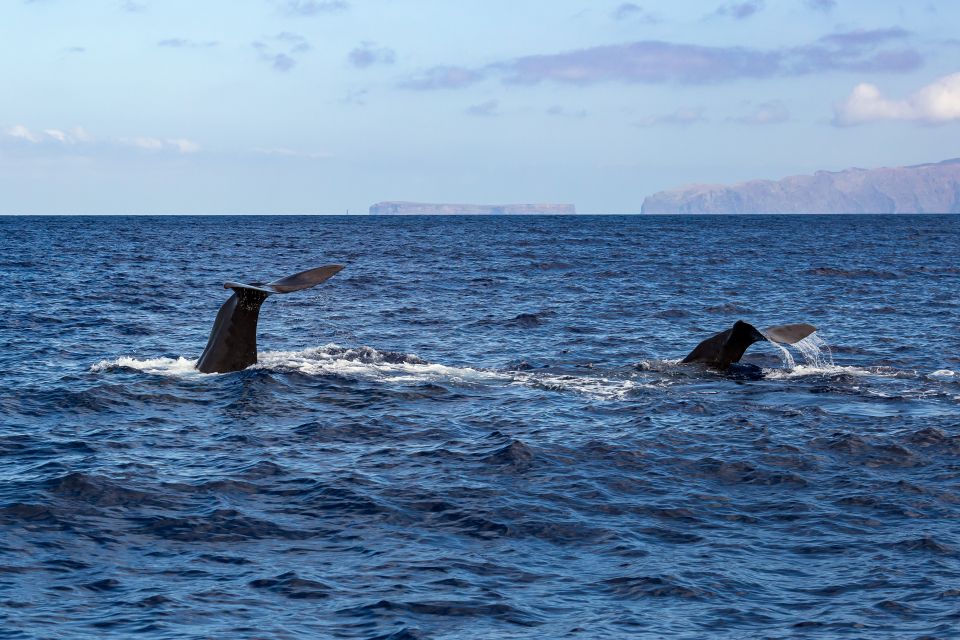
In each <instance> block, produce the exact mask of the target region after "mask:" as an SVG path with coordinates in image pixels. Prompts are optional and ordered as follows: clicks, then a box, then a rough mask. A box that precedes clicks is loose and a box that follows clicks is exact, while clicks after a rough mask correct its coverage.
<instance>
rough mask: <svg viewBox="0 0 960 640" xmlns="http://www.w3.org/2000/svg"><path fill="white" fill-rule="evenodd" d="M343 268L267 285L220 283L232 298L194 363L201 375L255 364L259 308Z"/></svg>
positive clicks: (302, 274)
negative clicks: (274, 297)
mask: <svg viewBox="0 0 960 640" xmlns="http://www.w3.org/2000/svg"><path fill="white" fill-rule="evenodd" d="M341 269H343V265H339V264H331V265H327V266H325V267H318V268H316V269H310V270H308V271H302V272H300V273H297V274H294V275H292V276H288V277H286V278H281V279H280V280H275V281H273V282H270V283H268V284H262V283H258V282H255V283H251V284H241V283H238V282H225V283H223V288H224V289H233V295H231V296H230V298H229V299H228V300H227V301H226V302H224V303H223V306H222V307H220V311H218V312H217V319H216V320H215V321H214V323H213V329H212V330H211V331H210V338H209V339H208V340H207V346H206V348H205V349H204V350H203V354H202V355H201V356H200V359H199V360H197V365H196V367H197V369H198V370H199V371H200V372H202V373H227V372H229V371H240V370H242V369H246V368H247V367H249V366H250V365H252V364H256V363H257V320H258V319H259V317H260V305H262V304H263V301H264V300H266V299H267V297H269V296H271V295H273V294H275V293H292V292H293V291H300V290H302V289H309V288H310V287H314V286H316V285H318V284H320V283H321V282H324V281H325V280H327V279H329V278H331V277H333V276H334V275H336V274H337V273H338V272H339V271H340V270H341Z"/></svg>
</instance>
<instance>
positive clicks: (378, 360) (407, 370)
mask: <svg viewBox="0 0 960 640" xmlns="http://www.w3.org/2000/svg"><path fill="white" fill-rule="evenodd" d="M253 368H256V369H268V370H271V371H298V372H300V373H303V374H306V375H335V376H342V377H348V378H359V379H364V380H385V381H387V380H388V381H392V382H400V383H425V382H451V383H454V384H482V383H489V382H505V383H508V382H510V381H511V377H510V376H508V375H504V374H500V373H496V372H492V371H485V370H482V369H473V368H471V367H448V366H446V365H442V364H433V363H429V362H424V361H423V360H420V359H419V358H417V357H416V356H412V355H405V354H386V353H381V352H379V351H377V350H376V349H371V348H370V347H361V348H358V349H344V348H342V347H339V346H337V345H335V344H329V345H326V346H323V347H315V348H312V349H304V350H303V351H266V352H264V353H261V354H258V362H257V364H255V365H253Z"/></svg>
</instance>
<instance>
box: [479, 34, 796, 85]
mask: <svg viewBox="0 0 960 640" xmlns="http://www.w3.org/2000/svg"><path fill="white" fill-rule="evenodd" d="M779 66H780V55H779V54H777V53H772V52H761V51H755V50H751V49H744V48H741V47H729V48H722V47H704V46H699V45H688V44H672V43H669V42H659V41H643V42H633V43H629V44H624V45H609V46H601V47H592V48H589V49H580V50H576V51H569V52H566V53H558V54H548V55H533V56H524V57H521V58H516V59H514V60H510V61H508V62H505V63H501V64H499V65H496V67H495V68H496V69H497V70H498V71H500V72H501V73H503V74H504V75H505V79H506V81H507V82H509V83H512V84H538V83H540V82H544V81H548V80H549V81H554V82H560V83H564V84H579V85H587V84H596V83H599V82H611V81H613V82H626V83H663V82H677V83H681V84H702V83H706V82H716V81H720V80H732V79H735V78H742V77H765V76H770V75H773V74H775V73H776V72H777V70H778V68H779Z"/></svg>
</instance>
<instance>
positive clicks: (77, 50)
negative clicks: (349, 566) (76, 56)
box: [63, 46, 87, 53]
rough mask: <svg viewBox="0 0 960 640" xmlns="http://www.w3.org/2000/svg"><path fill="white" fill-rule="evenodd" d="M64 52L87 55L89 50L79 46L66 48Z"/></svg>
mask: <svg viewBox="0 0 960 640" xmlns="http://www.w3.org/2000/svg"><path fill="white" fill-rule="evenodd" d="M63 52H64V53H86V52H87V48H86V47H79V46H77V47H66V48H64V50H63Z"/></svg>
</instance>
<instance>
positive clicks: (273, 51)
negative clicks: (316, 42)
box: [251, 31, 310, 72]
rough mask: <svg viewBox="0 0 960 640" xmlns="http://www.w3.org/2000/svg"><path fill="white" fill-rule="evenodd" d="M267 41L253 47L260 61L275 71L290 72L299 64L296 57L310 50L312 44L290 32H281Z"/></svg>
mask: <svg viewBox="0 0 960 640" xmlns="http://www.w3.org/2000/svg"><path fill="white" fill-rule="evenodd" d="M266 40H267V42H263V41H261V40H258V41H256V42H254V43H252V44H251V46H252V47H253V48H254V49H256V50H257V52H258V53H259V54H260V60H262V61H263V62H266V63H267V64H269V65H270V66H271V67H273V69H274V70H275V71H280V72H285V71H290V70H291V69H293V67H294V66H296V64H297V60H296V58H295V57H294V56H295V55H298V54H301V53H305V52H307V51H309V50H310V43H309V42H307V39H306V38H304V37H303V36H301V35H298V34H296V33H292V32H290V31H281V32H280V33H278V34H277V35H275V36H270V37H269V38H266Z"/></svg>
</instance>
